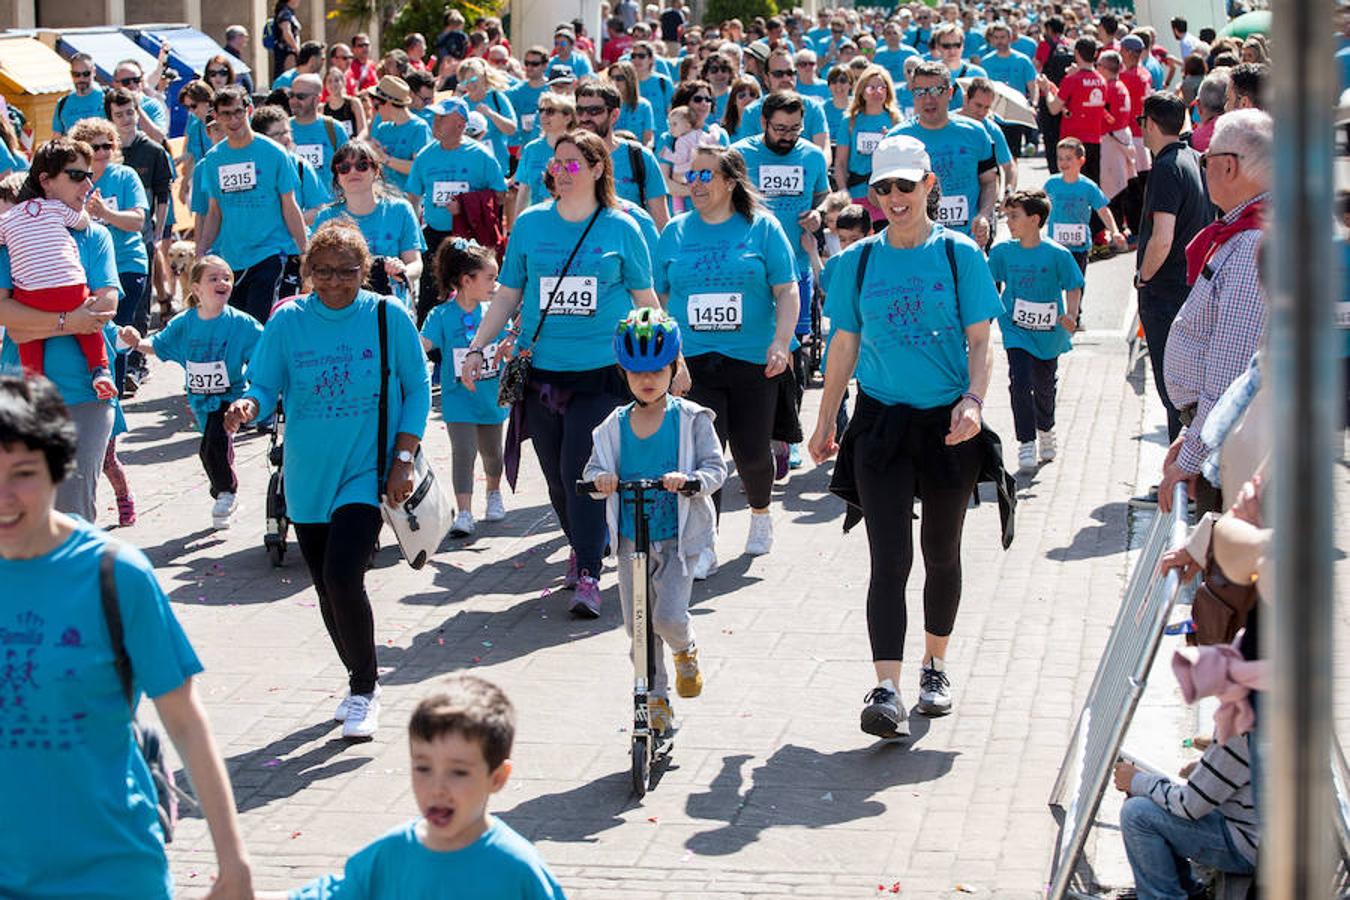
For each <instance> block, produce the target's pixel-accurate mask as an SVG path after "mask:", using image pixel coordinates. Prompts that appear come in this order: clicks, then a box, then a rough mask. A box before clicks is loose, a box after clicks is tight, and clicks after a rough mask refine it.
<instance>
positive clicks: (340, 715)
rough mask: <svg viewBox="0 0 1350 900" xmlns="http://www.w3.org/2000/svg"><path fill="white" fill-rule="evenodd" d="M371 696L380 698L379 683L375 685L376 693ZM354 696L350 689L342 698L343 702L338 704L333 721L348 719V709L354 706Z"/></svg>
mask: <svg viewBox="0 0 1350 900" xmlns="http://www.w3.org/2000/svg"><path fill="white" fill-rule="evenodd" d="M371 696H372V697H374V698H376V699H379V696H380V686H379V685H378V684H377V685H375V693H373V694H371ZM352 697H353V694H352V692H351V691H348V692H347V696H345V697H343V698H342V702H341V703H339V704H338V705H337V709H336V710H334V711H333V721H334V722H345V721H347V712H348V710H350V709H351V708H352Z"/></svg>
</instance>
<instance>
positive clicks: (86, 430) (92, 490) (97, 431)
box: [56, 400, 113, 523]
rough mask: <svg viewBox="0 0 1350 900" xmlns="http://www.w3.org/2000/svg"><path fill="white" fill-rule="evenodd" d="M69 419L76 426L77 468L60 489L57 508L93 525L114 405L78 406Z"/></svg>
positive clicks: (58, 486) (98, 402) (94, 402)
mask: <svg viewBox="0 0 1350 900" xmlns="http://www.w3.org/2000/svg"><path fill="white" fill-rule="evenodd" d="M70 418H71V421H73V422H74V423H75V434H76V438H75V466H74V468H73V470H72V471H71V473H70V474H69V475H67V476H66V480H65V481H63V482H61V483H60V484H59V485H57V488H56V508H57V509H59V510H60V511H61V512H65V513H73V514H74V515H77V516H79V517H80V518H82V519H84V520H85V521H87V522H91V523H92V522H93V521H94V517H95V516H96V515H98V480H99V478H100V477H102V474H103V454H104V453H105V452H106V451H107V449H108V438H110V437H111V436H112V429H113V408H112V404H111V403H105V402H103V401H101V400H100V401H92V402H89V403H76V404H75V405H74V406H71V407H70Z"/></svg>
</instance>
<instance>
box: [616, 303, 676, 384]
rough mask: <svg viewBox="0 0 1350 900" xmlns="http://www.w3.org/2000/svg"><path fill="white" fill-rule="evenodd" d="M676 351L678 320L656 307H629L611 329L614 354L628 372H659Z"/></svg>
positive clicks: (669, 362)
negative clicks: (627, 312) (631, 309)
mask: <svg viewBox="0 0 1350 900" xmlns="http://www.w3.org/2000/svg"><path fill="white" fill-rule="evenodd" d="M679 355H680V324H679V323H678V322H676V321H675V320H674V319H672V318H671V317H670V316H668V315H666V314H665V313H664V312H663V311H661V310H659V309H652V308H651V307H648V306H644V307H640V308H638V309H635V310H633V311H632V312H630V313H629V314H628V315H627V316H625V317H624V318H623V321H621V322H619V327H618V329H617V330H615V332H614V357H615V359H617V360H618V362H619V366H620V368H623V369H625V370H627V371H629V372H659V371H661V370H662V369H664V368H666V367H668V366H669V365H670V364H671V363H673V362H674V361H675V359H676V357H678V356H679Z"/></svg>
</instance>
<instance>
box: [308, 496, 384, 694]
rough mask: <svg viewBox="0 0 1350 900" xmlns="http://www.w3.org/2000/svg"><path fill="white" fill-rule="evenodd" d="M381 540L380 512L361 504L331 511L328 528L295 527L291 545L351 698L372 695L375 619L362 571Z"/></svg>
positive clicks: (322, 524)
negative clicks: (303, 568) (311, 587)
mask: <svg viewBox="0 0 1350 900" xmlns="http://www.w3.org/2000/svg"><path fill="white" fill-rule="evenodd" d="M379 537H380V511H379V509H378V508H376V507H374V506H368V505H366V504H364V503H349V504H347V505H346V506H340V507H338V508H337V509H335V510H333V517H332V518H331V519H330V520H329V521H327V522H296V523H295V539H296V540H297V541H298V542H299V544H300V553H301V555H302V556H304V558H305V565H306V566H308V567H309V574H310V577H311V578H312V579H313V580H314V590H315V591H316V592H318V595H319V611H320V612H321V613H323V624H324V627H325V628H327V629H328V637H329V638H330V639H332V641H333V646H334V647H335V648H336V649H337V652H338V658H339V659H341V660H342V664H343V665H344V666H346V667H347V685H348V687H349V689H350V690H351V692H352V693H353V694H369V693H371V692H372V691H374V690H375V682H376V681H377V680H378V677H379V676H378V672H377V671H376V667H375V615H374V613H372V612H371V609H370V598H369V597H368V596H366V584H365V581H366V567H367V566H368V565H369V563H370V555H371V553H373V552H374V550H375V542H376V541H377V540H379Z"/></svg>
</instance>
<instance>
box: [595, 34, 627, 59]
mask: <svg viewBox="0 0 1350 900" xmlns="http://www.w3.org/2000/svg"><path fill="white" fill-rule="evenodd" d="M632 46H633V36H632V35H629V34H621V35H619V36H618V37H612V38H610V39H609V40H607V41H605V49H604V50H602V51H601V53H600V58H601V59H603V60H604V61H605V62H606V63H609V64H611V65H612V64H613V63H616V62H618V61H619V60H620V59H621V58H622V57H623V55H624V54H625V53H627V52H628V51H629V49H631V48H632Z"/></svg>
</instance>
